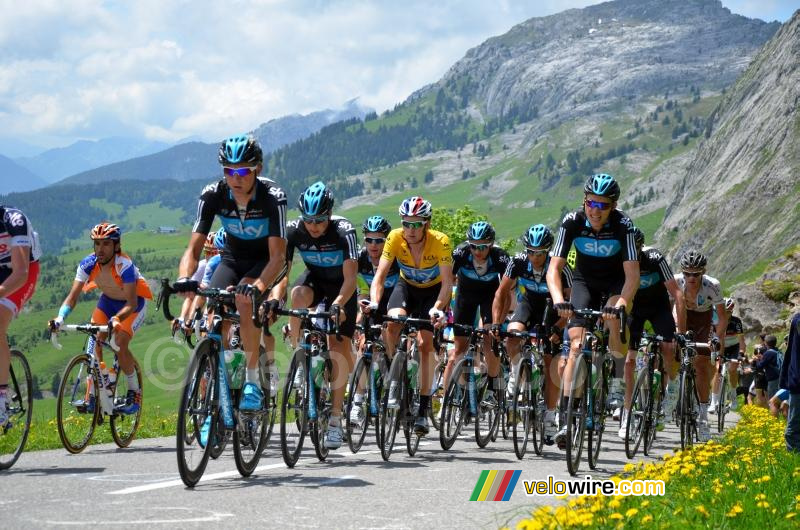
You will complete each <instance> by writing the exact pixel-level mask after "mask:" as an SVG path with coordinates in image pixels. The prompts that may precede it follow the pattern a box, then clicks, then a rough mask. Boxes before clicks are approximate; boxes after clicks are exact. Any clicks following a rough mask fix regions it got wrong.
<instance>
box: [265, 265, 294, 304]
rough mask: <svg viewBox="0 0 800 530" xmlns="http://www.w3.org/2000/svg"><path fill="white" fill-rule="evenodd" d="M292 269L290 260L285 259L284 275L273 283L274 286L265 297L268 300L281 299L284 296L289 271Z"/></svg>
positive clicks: (287, 284) (287, 285)
mask: <svg viewBox="0 0 800 530" xmlns="http://www.w3.org/2000/svg"><path fill="white" fill-rule="evenodd" d="M291 270H292V260H291V259H288V260H286V275H285V276H284V277H283V278H281V281H279V282H278V283H276V284H275V287H273V288H272V291H270V295H269V296H268V297H267V298H268V299H270V300H283V299H285V298H286V290H287V289H288V287H289V271H291Z"/></svg>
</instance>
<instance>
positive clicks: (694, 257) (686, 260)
mask: <svg viewBox="0 0 800 530" xmlns="http://www.w3.org/2000/svg"><path fill="white" fill-rule="evenodd" d="M707 263H708V260H707V259H706V257H705V256H704V255H702V254H701V253H700V252H698V251H696V250H694V249H692V250H690V251H688V252H686V253H685V254H684V255H683V256H681V269H705V268H706V264H707Z"/></svg>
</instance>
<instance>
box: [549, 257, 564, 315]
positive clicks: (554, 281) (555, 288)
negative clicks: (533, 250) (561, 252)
mask: <svg viewBox="0 0 800 530" xmlns="http://www.w3.org/2000/svg"><path fill="white" fill-rule="evenodd" d="M566 264H567V258H562V257H559V256H553V257H551V258H550V266H549V267H548V268H547V290H548V291H550V297H551V298H552V299H553V304H563V303H564V286H563V285H562V282H561V271H562V270H563V269H564V267H565V266H566Z"/></svg>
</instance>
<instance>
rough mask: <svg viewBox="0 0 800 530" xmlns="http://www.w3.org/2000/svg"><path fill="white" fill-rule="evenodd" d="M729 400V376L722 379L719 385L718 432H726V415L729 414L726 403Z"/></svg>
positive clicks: (726, 375)
mask: <svg viewBox="0 0 800 530" xmlns="http://www.w3.org/2000/svg"><path fill="white" fill-rule="evenodd" d="M727 400H728V374H727V373H726V374H725V376H724V377H723V378H722V382H721V383H720V385H719V403H718V404H717V432H718V433H722V431H724V430H725V414H727V412H728V406H727V404H726V403H725V402H726V401H727Z"/></svg>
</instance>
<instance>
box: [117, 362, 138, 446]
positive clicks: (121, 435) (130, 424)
mask: <svg viewBox="0 0 800 530" xmlns="http://www.w3.org/2000/svg"><path fill="white" fill-rule="evenodd" d="M133 369H134V371H135V372H136V380H137V381H138V382H139V391H140V392H141V394H140V395H141V396H142V397H144V392H143V390H144V387H143V386H142V370H141V368H139V363H138V362H136V359H134V360H133ZM127 394H128V378H127V377H126V376H125V374H119V375H118V377H117V384H116V386H115V387H114V408H115V409H116V408H117V406H120V405H123V404H124V403H125V398H126V396H127ZM142 401H143V400H140V401H139V408H138V409H137V410H136V412H134V413H133V414H122V413H119V412H116V411H115V412H114V414H112V415H111V421H110V423H111V437H112V438H114V443H116V444H117V446H119V447H128V446H129V445H130V444H131V442H132V441H133V439H134V438H136V431H137V430H138V429H139V421H140V420H141V418H142V406H143V405H142Z"/></svg>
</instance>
